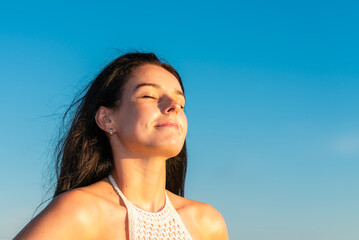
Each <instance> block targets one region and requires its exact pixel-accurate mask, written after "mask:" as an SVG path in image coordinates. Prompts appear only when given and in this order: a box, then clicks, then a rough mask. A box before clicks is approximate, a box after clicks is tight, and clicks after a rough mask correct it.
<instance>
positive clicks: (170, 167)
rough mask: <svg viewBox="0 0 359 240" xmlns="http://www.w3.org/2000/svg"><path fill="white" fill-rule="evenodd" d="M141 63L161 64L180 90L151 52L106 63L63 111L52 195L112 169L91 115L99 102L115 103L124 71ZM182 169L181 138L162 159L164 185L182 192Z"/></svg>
mask: <svg viewBox="0 0 359 240" xmlns="http://www.w3.org/2000/svg"><path fill="white" fill-rule="evenodd" d="M144 64H153V65H157V66H161V67H163V68H164V69H166V70H167V71H169V72H170V73H172V74H173V75H174V76H175V77H176V78H177V80H178V82H179V83H180V85H181V87H182V91H183V92H184V88H183V83H182V80H181V77H180V75H179V74H178V72H177V71H176V70H175V69H174V68H173V67H172V66H171V65H169V64H167V63H163V62H161V61H160V60H159V59H158V58H157V56H156V55H155V54H153V53H139V52H133V53H127V54H124V55H122V56H120V57H118V58H116V59H115V60H113V61H112V62H111V63H110V64H108V65H107V66H106V67H105V68H104V69H103V70H102V71H101V72H100V74H99V75H98V76H97V77H96V78H95V79H94V80H93V81H91V82H90V83H89V84H88V85H87V87H86V88H85V89H84V90H83V91H82V95H80V97H78V98H77V99H75V100H74V101H73V102H72V104H71V105H70V107H69V108H68V109H67V111H66V112H65V115H64V117H63V121H64V122H66V119H69V120H68V121H67V125H66V123H65V126H67V129H66V130H65V131H64V133H63V135H62V137H60V141H59V142H58V145H57V148H56V176H57V186H56V190H55V193H54V197H56V196H57V195H59V194H61V193H63V192H66V191H69V190H71V189H74V188H78V187H84V186H88V185H90V184H92V183H95V182H97V181H99V180H101V179H103V178H105V177H107V176H108V175H109V174H110V172H111V170H112V169H113V156H112V151H111V146H110V143H109V140H108V138H107V136H106V134H105V133H104V132H103V131H102V130H101V129H100V128H99V127H98V126H97V124H96V122H95V115H96V112H97V111H98V109H99V107H100V106H104V107H115V106H116V104H117V103H118V101H119V100H120V98H121V95H122V91H123V86H124V84H125V83H126V81H127V80H128V79H127V77H128V75H129V74H130V73H131V71H132V70H133V69H134V68H136V67H139V66H141V65H144ZM186 170H187V150H186V142H185V143H184V145H183V148H182V150H181V152H180V153H179V154H178V155H177V156H175V157H173V158H170V159H168V160H167V161H166V189H167V190H169V191H171V192H173V193H175V194H178V195H180V196H184V184H185V178H186Z"/></svg>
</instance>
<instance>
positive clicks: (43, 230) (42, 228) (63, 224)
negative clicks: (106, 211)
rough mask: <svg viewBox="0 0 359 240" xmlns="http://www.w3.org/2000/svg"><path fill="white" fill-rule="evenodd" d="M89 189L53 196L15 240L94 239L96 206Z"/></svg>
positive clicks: (97, 212)
mask: <svg viewBox="0 0 359 240" xmlns="http://www.w3.org/2000/svg"><path fill="white" fill-rule="evenodd" d="M95 199H96V195H94V194H93V193H92V191H91V188H87V187H85V188H79V189H74V190H71V191H68V192H66V193H63V194H61V195H59V196H57V197H55V198H54V199H53V200H52V201H51V202H50V204H49V205H48V206H47V207H46V208H45V209H44V210H43V211H42V212H40V214H39V215H37V216H36V217H35V218H34V219H32V221H31V222H30V223H29V224H28V225H27V226H26V227H25V228H24V229H23V230H22V231H21V232H20V233H19V234H18V235H17V236H16V237H15V240H17V239H26V240H31V239H39V240H40V239H95V238H96V237H97V234H98V233H97V229H96V227H95V228H94V227H93V226H96V221H97V220H96V219H98V216H99V215H100V205H99V204H98V201H96V200H95Z"/></svg>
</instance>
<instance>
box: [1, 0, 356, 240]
mask: <svg viewBox="0 0 359 240" xmlns="http://www.w3.org/2000/svg"><path fill="white" fill-rule="evenodd" d="M9 2H10V1H8V3H4V2H3V3H1V5H0V22H1V24H0V81H1V85H0V104H1V105H0V106H1V112H0V114H1V115H0V116H1V124H0V132H1V137H0V146H1V150H0V159H1V168H0V182H1V185H0V186H1V188H0V191H1V198H0V213H1V214H0V215H1V217H0V226H1V227H0V239H1V240H2V239H10V238H11V237H13V236H14V235H15V234H16V233H17V232H18V231H19V230H20V229H21V228H22V227H23V226H24V225H25V224H26V223H27V222H28V221H29V220H30V218H31V216H32V214H33V212H34V210H35V208H36V207H37V206H38V205H39V204H40V203H41V201H42V200H43V199H44V198H45V197H46V195H45V197H44V194H45V192H46V189H48V187H50V186H49V184H50V183H49V182H47V176H48V174H49V169H48V168H47V166H48V163H49V162H50V160H51V159H50V158H51V150H52V145H51V144H52V143H53V139H54V138H55V137H56V133H57V129H58V123H59V118H60V116H61V114H62V113H63V111H64V109H65V107H66V106H67V104H69V103H70V101H71V99H72V97H73V95H74V93H76V91H77V90H79V89H81V87H82V86H83V85H84V84H85V83H86V82H88V81H89V80H91V79H92V78H93V77H94V76H95V75H96V73H98V72H99V71H100V70H101V69H102V67H104V65H105V64H106V63H108V62H109V61H111V60H112V59H113V58H114V57H116V56H118V55H119V54H121V53H122V52H123V51H128V50H133V49H136V50H140V51H153V52H155V53H157V54H158V55H159V56H160V57H162V58H164V59H166V60H167V61H168V62H170V63H171V64H173V65H174V66H175V67H176V68H177V69H178V70H179V72H180V73H181V75H182V77H183V79H184V84H185V89H186V95H187V105H186V112H187V116H188V119H189V132H188V137H187V142H188V148H189V169H188V178H187V185H186V190H187V191H186V196H187V197H188V198H192V199H195V200H198V201H202V202H207V203H209V204H211V205H213V206H214V207H216V208H217V209H218V210H219V211H220V212H221V213H222V215H223V216H224V218H225V220H226V222H227V226H228V231H229V236H230V239H246V240H263V239H265V240H288V239H291V240H302V239H306V240H307V239H309V240H312V239H313V240H339V239H340V240H357V239H359V230H358V226H359V204H358V203H359V174H358V172H359V107H358V106H359V57H358V56H359V44H358V43H359V14H358V12H359V5H358V3H357V2H356V1H351V2H349V1H296V2H293V1H248V2H243V1H226V0H225V1H194V2H191V1H176V2H174V1H126V2H123V1H103V2H100V1H62V2H58V3H56V4H53V3H49V2H48V1H43V2H41V1H13V2H12V3H9Z"/></svg>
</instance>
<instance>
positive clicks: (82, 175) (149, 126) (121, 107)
mask: <svg viewBox="0 0 359 240" xmlns="http://www.w3.org/2000/svg"><path fill="white" fill-rule="evenodd" d="M184 104H185V97H184V89H183V85H182V80H181V78H180V76H179V74H178V73H177V71H176V70H175V69H174V68H173V67H171V66H170V65H168V64H166V63H162V62H160V61H159V59H158V58H157V57H156V56H155V55H154V54H152V53H128V54H125V55H123V56H121V57H119V58H117V59H115V60H114V61H113V62H112V63H110V64H109V65H108V66H107V67H105V69H104V70H103V71H102V72H101V73H100V74H99V75H98V76H97V77H96V78H95V79H94V81H93V82H92V83H90V85H89V88H88V91H87V93H86V94H85V95H84V96H83V97H82V98H81V99H79V100H78V101H76V102H74V103H73V104H72V106H71V107H70V109H69V110H68V111H67V113H66V114H68V113H69V111H70V110H71V108H73V107H77V109H76V111H75V113H74V117H73V118H72V119H71V126H70V128H69V130H68V132H67V133H66V134H65V136H64V139H63V141H62V142H61V143H60V146H59V154H58V162H57V163H58V164H57V166H58V171H57V172H59V175H58V181H57V188H56V191H55V194H54V199H53V201H52V202H51V203H50V204H49V205H48V206H47V207H46V208H45V209H44V210H43V211H42V212H41V213H40V214H39V215H38V216H36V217H35V218H34V219H33V220H32V221H31V222H30V223H29V224H28V225H27V226H26V227H25V228H24V229H23V230H22V231H21V232H20V233H19V234H18V235H17V236H16V237H15V239H26V240H30V239H36V240H41V239H52V240H54V239H112V240H113V239H131V240H132V239H156V240H157V239H228V236H227V230H226V226H225V222H224V220H223V218H222V216H221V215H220V213H219V212H218V211H217V210H215V209H214V208H213V207H211V206H209V205H208V204H204V203H200V202H196V201H193V200H189V199H186V198H183V195H184V182H185V175H186V167H187V154H186V144H185V137H186V133H187V119H186V115H185V113H184V111H183V108H184ZM66 114H65V116H66Z"/></svg>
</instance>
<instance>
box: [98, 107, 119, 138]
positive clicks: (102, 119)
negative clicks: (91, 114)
mask: <svg viewBox="0 0 359 240" xmlns="http://www.w3.org/2000/svg"><path fill="white" fill-rule="evenodd" d="M111 112H112V110H111V109H110V108H106V107H104V106H101V107H100V108H99V109H98V110H97V113H96V115H95V121H96V123H97V126H98V127H99V128H101V129H102V130H103V131H105V132H106V133H110V129H111V128H112V129H113V132H114V133H115V132H116V130H115V129H114V126H112V125H113V122H112V121H111V119H110V118H109V116H110V115H111Z"/></svg>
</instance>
